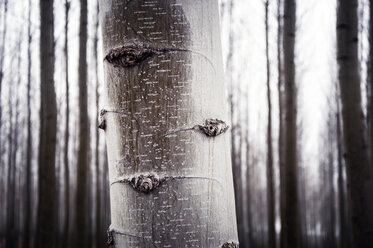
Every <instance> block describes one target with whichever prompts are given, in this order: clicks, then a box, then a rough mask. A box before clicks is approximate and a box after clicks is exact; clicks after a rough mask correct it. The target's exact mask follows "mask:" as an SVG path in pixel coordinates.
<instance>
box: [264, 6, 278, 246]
mask: <svg viewBox="0 0 373 248" xmlns="http://www.w3.org/2000/svg"><path fill="white" fill-rule="evenodd" d="M268 7H269V1H268V0H267V1H266V2H265V29H266V58H267V105H268V124H267V219H268V220H267V222H268V247H272V248H276V229H275V217H276V216H275V189H274V182H273V180H274V179H273V148H272V103H271V86H270V83H271V78H270V75H271V71H270V62H269V44H268V40H269V38H268V36H269V30H268Z"/></svg>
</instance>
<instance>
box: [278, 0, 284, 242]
mask: <svg viewBox="0 0 373 248" xmlns="http://www.w3.org/2000/svg"><path fill="white" fill-rule="evenodd" d="M282 3H283V2H282V1H281V0H277V73H278V79H277V80H278V86H277V90H278V109H279V131H278V132H279V134H278V160H279V172H280V219H281V233H280V247H281V248H286V247H285V243H284V241H285V239H284V237H283V235H284V234H285V232H286V223H285V175H284V174H285V173H284V171H285V163H284V147H285V143H284V111H283V109H284V107H283V106H284V104H283V103H284V93H283V84H284V83H283V63H282V58H283V57H282V56H283V54H282V50H281V46H282V43H281V42H282V39H283V33H282V29H283V27H282V8H283V4H282Z"/></svg>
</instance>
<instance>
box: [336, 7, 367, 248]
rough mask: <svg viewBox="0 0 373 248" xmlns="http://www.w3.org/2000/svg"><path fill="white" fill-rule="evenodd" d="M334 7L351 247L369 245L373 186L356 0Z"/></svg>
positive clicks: (361, 247) (363, 247)
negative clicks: (360, 62)
mask: <svg viewBox="0 0 373 248" xmlns="http://www.w3.org/2000/svg"><path fill="white" fill-rule="evenodd" d="M338 3H339V4H338V11H337V60H338V65H339V71H338V72H339V73H338V76H339V84H340V91H341V100H342V118H343V137H344V144H345V161H346V174H347V185H348V187H347V191H348V194H349V198H348V201H349V209H350V211H351V225H352V237H353V241H352V242H353V247H359V248H365V247H372V244H373V212H372V209H373V200H372V197H371V192H372V188H373V184H372V176H371V164H370V161H369V156H368V148H367V140H366V135H365V134H366V129H365V128H366V127H365V120H364V114H363V111H362V106H361V92H360V75H359V59H358V42H357V41H358V18H357V9H358V1H357V0H339V1H338Z"/></svg>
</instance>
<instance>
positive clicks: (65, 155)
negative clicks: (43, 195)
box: [62, 0, 70, 247]
mask: <svg viewBox="0 0 373 248" xmlns="http://www.w3.org/2000/svg"><path fill="white" fill-rule="evenodd" d="M69 10H70V2H69V0H65V47H64V54H65V73H66V75H65V94H66V98H65V101H66V110H65V115H66V116H65V118H66V119H65V137H64V138H65V145H64V151H63V163H64V170H65V174H64V181H65V192H64V193H65V195H64V200H65V201H64V203H65V204H64V211H65V215H64V222H63V228H62V237H63V239H62V247H68V246H69V224H70V168H69V138H70V137H69V136H70V132H69V131H70V130H69V123H70V99H69V48H68V45H69V44H68V41H69V39H68V35H69V32H68V31H69Z"/></svg>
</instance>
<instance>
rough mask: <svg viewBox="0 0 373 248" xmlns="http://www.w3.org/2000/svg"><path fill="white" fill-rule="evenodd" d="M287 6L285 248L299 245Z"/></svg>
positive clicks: (289, 4) (291, 21)
mask: <svg viewBox="0 0 373 248" xmlns="http://www.w3.org/2000/svg"><path fill="white" fill-rule="evenodd" d="M284 3H285V5H284V37H283V49H284V72H285V97H286V98H285V123H284V124H285V129H286V131H285V137H284V138H285V157H284V162H285V166H284V170H285V171H284V173H285V174H284V177H285V178H284V182H285V185H284V190H285V192H284V193H285V206H286V209H285V216H284V217H285V220H284V221H285V230H284V231H285V232H284V234H283V238H284V242H285V243H284V245H285V247H290V248H297V247H299V245H300V230H301V228H300V221H299V209H298V204H299V203H298V185H297V184H298V180H297V176H298V170H297V142H296V141H297V97H296V94H297V89H296V84H295V64H294V45H295V19H296V11H295V10H296V4H295V0H285V2H284Z"/></svg>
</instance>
